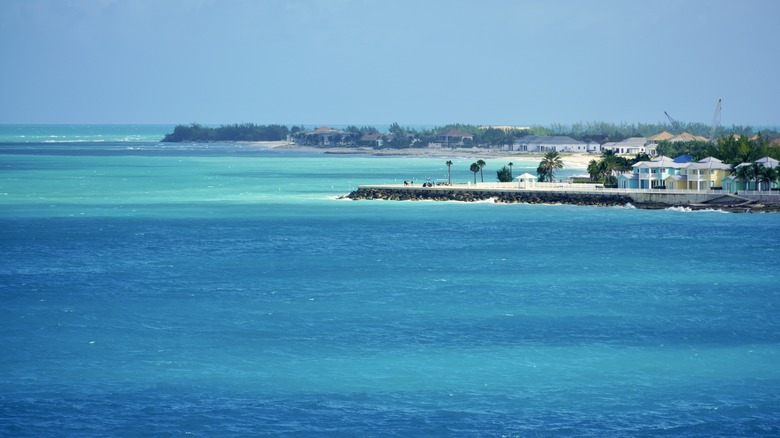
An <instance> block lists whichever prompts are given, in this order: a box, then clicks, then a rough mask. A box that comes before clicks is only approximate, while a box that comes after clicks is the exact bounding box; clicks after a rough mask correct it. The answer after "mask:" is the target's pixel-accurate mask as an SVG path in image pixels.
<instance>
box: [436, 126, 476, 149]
mask: <svg viewBox="0 0 780 438" xmlns="http://www.w3.org/2000/svg"><path fill="white" fill-rule="evenodd" d="M466 140H468V142H469V143H470V142H471V141H472V140H474V136H473V135H472V134H469V133H468V132H463V131H461V130H458V129H454V128H453V129H447V130H446V131H441V132H439V133H438V134H436V141H434V142H432V143H430V144H428V147H433V148H435V147H443V148H456V147H461V146H465V145H466Z"/></svg>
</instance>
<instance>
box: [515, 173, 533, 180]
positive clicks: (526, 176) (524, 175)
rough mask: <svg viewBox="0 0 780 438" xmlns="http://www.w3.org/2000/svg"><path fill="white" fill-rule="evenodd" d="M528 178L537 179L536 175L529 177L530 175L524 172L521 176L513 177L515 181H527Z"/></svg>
mask: <svg viewBox="0 0 780 438" xmlns="http://www.w3.org/2000/svg"><path fill="white" fill-rule="evenodd" d="M529 178H533V179H537V176H536V175H531V174H530V173H528V172H526V173H524V174H522V175H520V176H516V177H515V179H529Z"/></svg>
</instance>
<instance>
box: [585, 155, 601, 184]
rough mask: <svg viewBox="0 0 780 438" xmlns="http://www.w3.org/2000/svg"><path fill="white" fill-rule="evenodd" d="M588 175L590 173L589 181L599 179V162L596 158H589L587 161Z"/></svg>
mask: <svg viewBox="0 0 780 438" xmlns="http://www.w3.org/2000/svg"><path fill="white" fill-rule="evenodd" d="M588 175H590V180H591V181H596V182H597V181H599V180H601V166H599V162H598V161H596V160H590V163H588Z"/></svg>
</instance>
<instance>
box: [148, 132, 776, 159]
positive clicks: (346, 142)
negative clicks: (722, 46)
mask: <svg viewBox="0 0 780 438" xmlns="http://www.w3.org/2000/svg"><path fill="white" fill-rule="evenodd" d="M453 129H454V130H457V131H460V132H463V133H465V134H468V135H469V136H471V137H470V138H469V137H464V138H462V139H460V140H458V141H459V143H458V144H459V145H462V146H465V147H477V148H496V147H502V146H507V145H511V144H513V143H514V142H515V140H516V139H517V138H520V137H524V136H527V135H559V136H568V137H571V138H573V139H575V140H579V141H585V142H592V143H598V144H603V143H605V142H614V141H621V140H624V139H626V138H629V137H637V136H639V137H649V136H652V135H655V134H658V133H660V132H662V131H669V132H673V133H679V131H680V130H685V131H687V132H689V133H691V134H694V135H701V136H707V137H708V136H709V135H710V131H711V130H712V127H711V126H709V125H705V124H703V123H677V124H676V125H674V126H672V125H670V124H668V123H655V124H648V123H639V124H633V123H632V124H629V123H620V124H613V123H607V122H586V123H582V122H580V123H575V124H573V125H563V124H560V123H553V124H551V125H550V126H541V125H537V126H531V127H530V128H528V129H518V128H503V127H502V128H496V127H490V126H476V125H467V124H460V123H455V124H448V125H444V126H439V127H434V128H432V129H421V130H417V129H414V128H410V127H403V126H401V125H399V124H398V123H397V122H396V123H393V124H392V125H390V127H389V129H388V132H380V131H379V130H378V129H377V128H375V127H372V126H363V127H357V126H349V127H347V128H346V129H343V130H332V132H328V133H327V134H325V135H322V134H321V133H317V132H315V131H314V130H307V129H306V128H304V127H303V126H292V127H289V128H288V127H287V126H283V125H255V124H252V123H243V124H234V125H223V126H220V127H216V128H215V127H207V126H203V125H200V124H197V123H193V124H190V125H178V126H176V128H175V129H174V131H173V133H171V134H167V135H166V136H165V138H164V139H163V141H166V142H184V141H189V142H214V141H281V140H285V139H287V137H288V135H289V136H290V137H291V138H292V139H293V140H295V142H297V143H298V144H304V145H317V146H332V147H373V148H378V149H383V148H393V149H405V148H413V147H424V146H427V145H428V144H429V143H435V142H441V141H442V140H441V136H440V135H439V133H441V132H444V131H447V130H453ZM715 133H716V135H717V136H718V137H719V138H720V141H724V139H730V138H732V136H734V135H736V136H737V139H741V138H746V139H749V138H751V137H753V136H756V137H757V138H759V139H761V140H762V141H764V140H771V139H774V138H777V137H778V136H780V133H778V132H777V131H774V130H773V131H766V130H765V131H761V132H758V131H755V130H754V129H753V128H752V127H750V126H732V127H731V128H724V127H719V128H718V129H717V130H716V131H715ZM745 141H747V140H745ZM767 143H768V141H765V142H764V144H767ZM711 146H712V145H711V143H710V142H678V143H668V142H661V143H659V153H661V154H664V155H667V156H670V157H674V156H677V155H680V154H681V153H690V154H691V155H693V156H694V157H695V158H704V157H705V156H707V155H708V154H709V152H710V151H711ZM725 147H728V146H725ZM743 147H744V145H743ZM773 149H778V148H773ZM709 155H712V156H716V155H714V154H709ZM743 155H744V154H743ZM766 155H770V156H774V155H771V154H764V156H766ZM718 158H720V157H718ZM721 160H724V159H723V158H721ZM724 161H728V159H725V160H724ZM510 170H511V167H510Z"/></svg>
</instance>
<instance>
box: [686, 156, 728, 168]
mask: <svg viewBox="0 0 780 438" xmlns="http://www.w3.org/2000/svg"><path fill="white" fill-rule="evenodd" d="M685 167H686V168H688V169H721V170H731V166H729V165H728V164H726V163H724V162H723V161H720V160H719V159H717V158H715V157H707V158H705V159H703V160H699V161H697V162H695V163H689V164H688V165H687V166H685Z"/></svg>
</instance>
